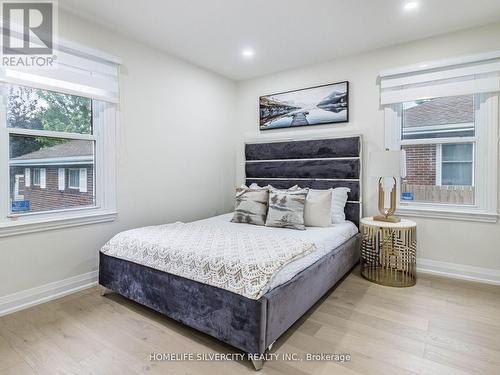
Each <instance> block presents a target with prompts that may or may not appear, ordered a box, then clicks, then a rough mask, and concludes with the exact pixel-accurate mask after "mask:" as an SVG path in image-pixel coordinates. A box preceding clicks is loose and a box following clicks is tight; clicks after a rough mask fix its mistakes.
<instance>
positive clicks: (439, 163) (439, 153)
mask: <svg viewBox="0 0 500 375" xmlns="http://www.w3.org/2000/svg"><path fill="white" fill-rule="evenodd" d="M462 143H465V144H469V143H471V142H462ZM446 144H450V143H441V144H438V145H437V147H436V185H437V186H443V164H453V163H470V164H472V176H471V182H472V183H471V186H472V187H475V186H476V181H475V176H476V170H475V169H476V165H475V159H476V157H475V156H476V144H475V142H472V143H471V145H472V158H471V160H460V161H459V160H453V161H452V160H443V145H446ZM454 144H456V143H454Z"/></svg>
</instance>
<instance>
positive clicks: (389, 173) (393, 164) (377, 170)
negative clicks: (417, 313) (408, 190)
mask: <svg viewBox="0 0 500 375" xmlns="http://www.w3.org/2000/svg"><path fill="white" fill-rule="evenodd" d="M405 159H406V155H405V152H404V151H389V150H386V151H377V152H371V153H370V159H369V163H368V164H369V171H370V176H372V177H378V178H379V179H378V210H379V211H380V214H381V215H378V216H375V217H374V218H373V220H377V221H386V222H389V223H399V222H400V221H401V219H400V218H399V217H397V216H394V213H395V212H396V196H397V193H396V190H397V180H396V177H403V178H404V177H406V160H405ZM387 177H392V187H391V203H390V207H389V208H385V202H384V200H385V191H384V185H385V184H384V182H385V179H386V178H387Z"/></svg>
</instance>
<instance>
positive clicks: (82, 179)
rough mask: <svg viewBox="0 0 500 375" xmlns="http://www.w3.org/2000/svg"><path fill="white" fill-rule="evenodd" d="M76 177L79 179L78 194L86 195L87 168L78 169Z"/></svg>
mask: <svg viewBox="0 0 500 375" xmlns="http://www.w3.org/2000/svg"><path fill="white" fill-rule="evenodd" d="M78 177H79V179H80V184H79V185H80V186H79V189H80V193H86V192H87V168H80V171H79V172H78Z"/></svg>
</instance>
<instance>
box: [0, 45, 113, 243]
mask: <svg viewBox="0 0 500 375" xmlns="http://www.w3.org/2000/svg"><path fill="white" fill-rule="evenodd" d="M118 63H119V61H118V60H117V59H116V58H113V57H109V56H106V55H104V54H102V53H99V52H96V51H91V50H88V49H86V48H83V47H75V45H73V44H69V43H66V44H65V43H64V42H63V43H62V44H61V45H60V46H59V50H58V64H57V66H56V67H55V68H53V69H34V68H30V69H28V68H26V69H11V68H5V69H4V70H3V71H2V72H0V128H3V131H1V132H0V146H1V148H2V149H5V150H8V152H7V153H2V154H1V155H0V165H3V166H4V167H0V181H1V182H0V197H1V199H0V237H1V236H7V235H13V234H20V233H25V232H31V231H39V230H43V229H52V228H59V227H68V226H74V225H81V224H86V223H94V222H103V221H109V220H113V219H114V217H115V214H116V204H115V191H114V189H115V180H114V173H115V167H114V166H115V155H114V150H115V126H116V124H115V117H116V104H117V102H118ZM0 130H1V129H0Z"/></svg>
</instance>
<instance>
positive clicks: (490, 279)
mask: <svg viewBox="0 0 500 375" xmlns="http://www.w3.org/2000/svg"><path fill="white" fill-rule="evenodd" d="M417 271H418V272H420V273H428V274H432V275H439V276H444V277H450V278H454V279H460V280H469V281H475V282H481V283H487V284H494V285H500V270H496V269H490V268H482V267H473V266H465V265H462V264H456V263H448V262H439V261H436V260H431V259H418V260H417ZM97 276H98V273H97V271H92V272H88V273H84V274H82V275H78V276H74V277H70V278H68V279H64V280H60V281H55V282H53V283H49V284H45V285H42V286H39V287H36V288H32V289H27V290H23V291H21V292H18V293H14V294H9V295H7V296H3V297H0V316H3V315H7V314H11V313H13V312H16V311H19V310H23V309H27V308H29V307H32V306H35V305H39V304H41V303H45V302H48V301H51V300H54V299H57V298H61V297H64V296H66V295H68V294H72V293H75V292H78V291H80V290H84V289H87V288H91V287H93V286H95V285H97Z"/></svg>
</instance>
